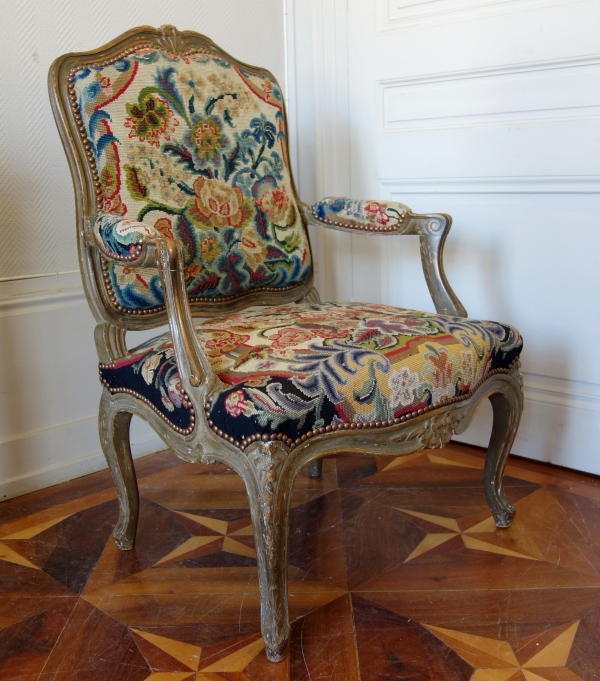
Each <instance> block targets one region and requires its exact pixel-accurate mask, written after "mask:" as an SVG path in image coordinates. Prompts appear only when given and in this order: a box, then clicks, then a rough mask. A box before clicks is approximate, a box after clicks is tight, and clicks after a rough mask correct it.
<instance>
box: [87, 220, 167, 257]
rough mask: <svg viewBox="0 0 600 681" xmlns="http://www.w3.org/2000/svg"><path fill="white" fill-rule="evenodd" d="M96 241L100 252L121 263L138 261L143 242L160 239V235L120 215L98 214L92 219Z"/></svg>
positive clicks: (151, 228)
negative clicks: (149, 238)
mask: <svg viewBox="0 0 600 681" xmlns="http://www.w3.org/2000/svg"><path fill="white" fill-rule="evenodd" d="M91 226H92V230H93V233H94V241H95V242H96V246H97V247H98V249H99V250H100V252H101V253H102V254H103V255H104V256H106V257H107V258H110V259H111V260H118V261H120V262H123V261H128V260H136V259H137V258H138V256H139V253H140V246H141V243H142V240H143V239H145V238H148V237H159V236H160V233H159V232H158V231H157V230H156V229H154V227H150V225H146V224H144V223H143V222H138V221H137V220H126V219H125V218H123V217H121V216H120V215H111V214H110V213H98V214H97V215H95V216H94V218H93V219H92V225H91Z"/></svg>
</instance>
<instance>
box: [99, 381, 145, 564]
mask: <svg viewBox="0 0 600 681" xmlns="http://www.w3.org/2000/svg"><path fill="white" fill-rule="evenodd" d="M131 416H132V414H130V413H129V412H126V411H115V409H114V408H113V404H112V401H111V397H110V394H109V393H108V392H107V391H106V390H104V391H103V392H102V399H101V400H100V411H99V414H98V429H99V433H100V444H101V445H102V451H103V452H104V456H105V458H106V461H107V463H108V467H109V468H110V472H111V473H112V477H113V480H114V483H115V486H116V488H117V494H118V497H119V509H120V513H119V522H118V523H117V526H116V527H115V529H114V532H113V537H114V540H115V543H116V545H117V546H118V547H119V548H120V549H122V550H123V551H128V550H130V549H133V547H134V544H135V533H136V530H137V523H138V515H139V505H140V502H139V493H138V485H137V479H136V477H135V468H134V467H133V459H132V457H131V446H130V443H129V425H130V423H131Z"/></svg>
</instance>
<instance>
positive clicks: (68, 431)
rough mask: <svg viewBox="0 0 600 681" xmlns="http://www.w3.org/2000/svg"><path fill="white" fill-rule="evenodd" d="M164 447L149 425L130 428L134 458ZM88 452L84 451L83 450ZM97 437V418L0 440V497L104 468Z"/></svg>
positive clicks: (46, 485)
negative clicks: (0, 480)
mask: <svg viewBox="0 0 600 681" xmlns="http://www.w3.org/2000/svg"><path fill="white" fill-rule="evenodd" d="M164 449H167V446H166V445H165V444H164V443H163V441H162V440H161V439H160V438H159V437H158V436H157V435H156V434H155V433H154V431H152V430H151V429H150V427H149V426H148V425H147V424H145V423H143V422H141V421H139V420H138V421H137V423H135V425H134V426H133V427H132V438H131V450H132V454H133V458H134V459H137V458H140V457H142V456H147V455H149V454H153V453H155V452H159V451H161V450H164ZM86 452H88V453H86ZM106 467H107V466H106V461H105V459H104V456H103V454H102V452H101V450H100V442H99V440H98V417H97V416H90V417H87V418H84V419H79V420H77V421H71V422H70V423H63V424H60V425H58V426H55V427H53V428H45V429H43V430H37V431H30V432H28V433H22V434H19V435H17V436H15V437H12V438H8V439H6V440H2V441H0V473H1V475H0V479H2V482H0V500H3V499H10V498H12V497H16V496H20V495H21V494H27V493H29V492H33V491H35V490H38V489H41V488H44V487H49V486H51V485H56V484H59V483H61V482H65V481H67V480H72V479H73V478H78V477H80V476H82V475H89V474H90V473H95V472H96V471H99V470H102V469H104V468H106Z"/></svg>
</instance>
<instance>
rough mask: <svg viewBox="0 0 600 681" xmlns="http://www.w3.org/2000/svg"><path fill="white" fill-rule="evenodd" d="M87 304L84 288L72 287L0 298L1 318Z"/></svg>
mask: <svg viewBox="0 0 600 681" xmlns="http://www.w3.org/2000/svg"><path fill="white" fill-rule="evenodd" d="M84 302H85V293H84V292H83V287H82V286H78V287H72V288H68V289H59V290H54V291H46V292H44V293H25V294H21V295H15V296H10V297H7V298H0V318H2V317H9V316H11V315H15V314H25V313H36V312H42V311H44V310H56V309H58V308H64V307H73V306H74V305H81V304H82V303H84Z"/></svg>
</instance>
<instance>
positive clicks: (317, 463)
mask: <svg viewBox="0 0 600 681" xmlns="http://www.w3.org/2000/svg"><path fill="white" fill-rule="evenodd" d="M322 472H323V459H315V460H314V461H311V462H310V463H309V464H308V474H309V475H310V477H311V478H320V477H321V473H322Z"/></svg>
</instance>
